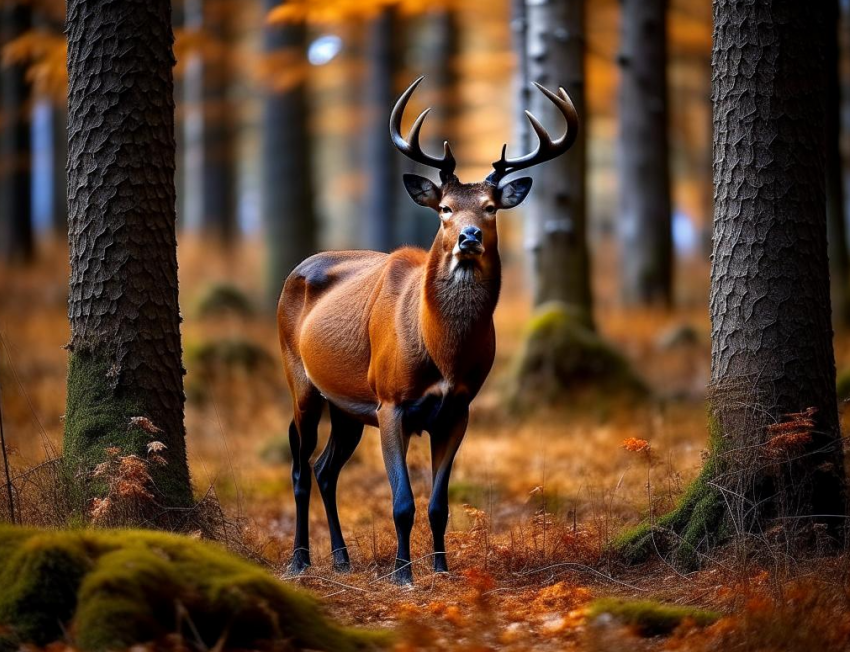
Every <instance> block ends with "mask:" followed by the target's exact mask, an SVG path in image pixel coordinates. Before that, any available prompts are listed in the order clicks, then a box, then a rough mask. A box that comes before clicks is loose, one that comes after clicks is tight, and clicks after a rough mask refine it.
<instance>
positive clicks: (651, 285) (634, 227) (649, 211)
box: [619, 0, 673, 306]
mask: <svg viewBox="0 0 850 652" xmlns="http://www.w3.org/2000/svg"><path fill="white" fill-rule="evenodd" d="M621 6H622V14H621V17H620V25H621V39H622V41H621V46H620V48H621V49H620V56H619V62H620V153H619V154H620V161H619V162H620V207H621V208H620V227H619V232H620V260H621V263H620V264H621V271H622V274H621V289H622V296H623V300H624V301H625V302H626V303H628V304H639V305H652V304H655V305H658V304H660V305H665V306H669V305H670V304H671V302H672V299H673V233H672V222H671V207H670V165H669V146H668V141H667V127H668V125H667V28H666V25H667V16H666V13H667V0H622V3H621Z"/></svg>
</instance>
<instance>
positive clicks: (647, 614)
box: [589, 598, 720, 636]
mask: <svg viewBox="0 0 850 652" xmlns="http://www.w3.org/2000/svg"><path fill="white" fill-rule="evenodd" d="M603 614H608V615H610V616H611V617H613V618H614V619H615V620H617V621H619V622H621V623H623V624H624V625H630V626H631V627H634V628H635V629H637V630H638V631H639V632H640V633H641V634H642V635H644V636H663V635H665V634H669V633H671V632H672V631H673V630H674V629H676V628H677V627H678V626H679V625H681V624H682V622H683V621H685V620H690V621H692V622H693V623H695V624H696V625H698V626H699V627H706V626H707V625H711V624H712V623H714V622H715V621H717V620H718V619H719V618H720V614H718V613H715V612H713V611H706V610H704V609H696V608H694V607H680V606H676V605H666V604H662V603H660V602H654V601H652V600H621V599H618V598H603V599H600V600H596V601H594V602H593V603H591V605H590V613H589V615H590V618H591V619H595V618H598V617H599V616H602V615H603Z"/></svg>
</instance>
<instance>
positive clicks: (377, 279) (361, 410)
mask: <svg viewBox="0 0 850 652" xmlns="http://www.w3.org/2000/svg"><path fill="white" fill-rule="evenodd" d="M425 257H426V252H424V251H422V250H418V249H401V250H398V251H395V252H393V253H392V254H384V253H379V252H374V251H330V252H324V253H320V254H316V255H314V256H311V257H310V258H308V259H307V260H305V261H304V262H302V263H301V264H300V265H299V266H298V267H296V268H295V269H294V270H293V271H292V273H291V274H290V275H289V277H288V278H287V279H286V283H285V284H284V287H283V293H282V294H281V298H280V303H279V305H278V329H279V333H280V341H281V349H282V351H283V358H284V367H285V369H286V375H287V380H288V382H289V385H290V389H291V390H292V392H293V397H294V398H295V400H298V398H299V395H300V393H301V392H304V391H307V388H308V387H309V385H310V384H312V385H315V386H316V387H317V388H318V389H319V391H321V392H322V394H324V395H325V396H326V397H327V398H328V399H329V400H331V401H332V402H333V403H335V404H337V405H338V406H339V407H341V408H342V409H344V410H346V411H348V412H350V413H352V414H356V415H360V416H362V417H365V418H366V420H367V421H371V419H370V418H369V417H370V416H371V414H373V413H374V411H375V409H376V408H377V405H378V403H379V399H378V397H377V396H376V394H375V392H374V391H373V389H372V387H371V386H370V382H369V377H368V376H369V367H370V363H371V361H372V346H371V344H370V317H371V315H372V311H373V309H374V308H375V305H376V304H377V305H378V306H379V308H380V307H381V305H382V304H384V305H385V304H387V303H388V302H392V301H395V300H396V299H394V296H395V295H397V294H398V293H399V292H402V291H403V288H409V290H408V294H412V292H411V290H412V289H413V288H412V286H413V285H415V284H416V280H417V278H421V273H422V267H423V266H424V261H425ZM414 277H416V278H414ZM408 303H409V302H408ZM414 312H415V310H414ZM384 314H385V313H384ZM412 316H413V315H411V317H412ZM402 317H403V315H402ZM379 321H381V322H388V323H382V324H379V325H378V328H383V329H386V331H387V333H388V335H389V337H390V338H394V337H395V329H396V324H395V323H391V322H394V320H387V319H386V317H385V318H384V319H382V320H379ZM375 328H376V325H375V324H374V323H372V324H371V330H372V336H374V332H375Z"/></svg>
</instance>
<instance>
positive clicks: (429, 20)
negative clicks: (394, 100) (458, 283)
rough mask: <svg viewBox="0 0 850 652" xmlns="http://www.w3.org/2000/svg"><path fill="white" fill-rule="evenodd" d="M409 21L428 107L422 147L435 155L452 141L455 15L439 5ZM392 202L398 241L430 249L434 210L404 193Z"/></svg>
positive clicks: (409, 166)
mask: <svg viewBox="0 0 850 652" xmlns="http://www.w3.org/2000/svg"><path fill="white" fill-rule="evenodd" d="M410 23H411V27H412V28H413V29H414V30H417V32H418V36H419V39H418V47H416V48H415V52H416V53H417V54H418V56H417V58H416V59H415V60H414V62H413V63H414V65H413V66H412V67H413V69H415V70H421V71H422V73H423V74H424V75H425V78H426V80H427V82H426V84H425V85H424V86H423V88H422V92H423V96H422V97H423V102H424V104H425V105H427V106H430V107H431V113H429V114H428V126H427V128H426V129H425V131H426V136H427V137H426V140H425V149H426V151H428V152H436V153H438V154H439V153H440V152H442V151H443V142H444V141H446V140H448V141H449V142H451V143H454V142H455V139H454V137H455V133H456V132H455V131H454V130H453V127H454V126H455V124H456V120H457V114H458V111H457V107H458V103H459V99H458V93H457V90H458V89H457V80H458V77H457V72H456V69H455V67H456V58H457V56H458V46H459V37H460V34H459V31H458V22H457V16H456V15H455V10H454V9H452V8H450V7H439V8H437V9H434V10H432V11H430V12H429V13H427V14H425V15H424V16H416V17H414V18H413V19H412V20H411V21H410ZM402 165H403V166H406V169H405V170H404V171H407V170H413V171H414V172H416V173H417V174H424V175H425V176H429V175H430V174H431V173H433V170H428V168H426V167H424V166H421V165H419V164H416V163H412V162H406V163H403V164H402ZM403 169H404V167H403ZM396 202H397V205H398V208H397V228H396V231H397V232H398V234H399V238H398V241H399V242H401V243H404V244H412V245H416V246H418V247H423V248H425V249H430V247H431V244H432V243H433V242H434V236H435V234H436V233H437V229H438V228H439V221H438V220H435V219H434V211H432V210H431V209H430V208H422V207H421V206H416V205H415V204H413V202H411V201H410V198H409V197H408V196H407V193H396Z"/></svg>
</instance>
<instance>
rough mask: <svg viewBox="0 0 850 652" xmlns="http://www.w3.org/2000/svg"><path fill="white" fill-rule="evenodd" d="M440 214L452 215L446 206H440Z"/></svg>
mask: <svg viewBox="0 0 850 652" xmlns="http://www.w3.org/2000/svg"><path fill="white" fill-rule="evenodd" d="M440 213H441V214H442V215H451V214H452V209H451V208H449V207H448V206H440Z"/></svg>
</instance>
